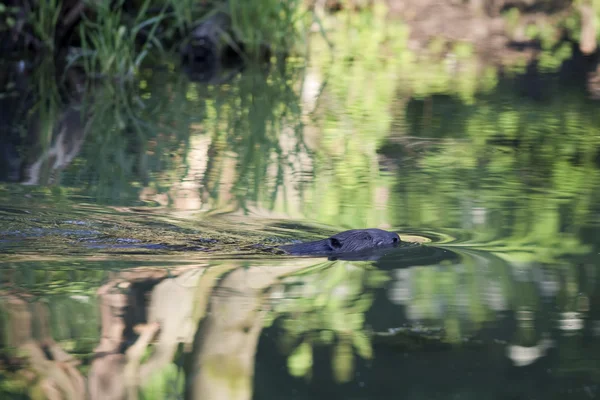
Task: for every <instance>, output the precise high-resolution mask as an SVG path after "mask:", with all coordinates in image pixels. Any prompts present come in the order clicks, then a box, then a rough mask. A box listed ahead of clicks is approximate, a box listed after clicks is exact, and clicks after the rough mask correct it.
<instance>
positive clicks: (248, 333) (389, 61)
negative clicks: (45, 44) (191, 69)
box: [0, 28, 600, 399]
mask: <svg viewBox="0 0 600 400" xmlns="http://www.w3.org/2000/svg"><path fill="white" fill-rule="evenodd" d="M373 29H375V28H373ZM399 40H400V39H399ZM396 45H398V46H400V44H398V43H396ZM347 46H348V48H344V47H340V48H339V49H338V51H339V54H338V56H339V58H338V59H336V61H335V62H333V63H330V62H329V59H328V58H327V59H326V57H325V56H323V57H321V58H319V57H318V56H315V57H314V58H313V60H312V61H311V63H310V64H309V65H308V66H305V65H303V64H302V63H301V62H296V63H295V62H293V60H292V61H291V62H290V63H289V65H287V67H286V69H284V70H281V69H272V70H271V71H269V72H265V71H263V70H262V69H260V68H256V69H252V68H249V69H247V70H246V71H245V72H244V73H243V74H242V75H240V76H238V77H236V78H235V79H234V80H233V81H232V82H230V83H228V84H225V85H220V86H211V85H201V84H198V83H194V82H190V81H189V80H188V79H187V78H186V76H185V75H183V74H182V73H181V72H180V71H179V70H177V69H176V68H175V67H174V66H173V65H171V66H170V67H168V68H146V69H144V70H143V71H141V72H140V76H139V80H137V81H136V85H137V86H136V87H135V90H133V91H132V92H131V93H127V94H123V93H118V92H115V90H114V89H115V88H114V87H112V86H110V85H104V86H103V85H100V86H99V87H97V88H95V89H94V90H93V92H92V93H93V102H94V103H93V104H94V107H93V109H92V111H89V114H85V115H86V118H85V124H81V123H79V122H77V121H78V120H77V119H76V118H75V119H74V120H73V119H72V118H74V117H73V115H75V114H72V113H71V112H72V111H71V110H72V109H73V108H74V109H77V110H79V107H80V106H81V104H80V103H79V102H76V103H77V104H67V105H64V106H62V105H61V106H60V107H58V108H57V109H55V110H53V113H48V114H44V115H42V116H41V117H40V123H41V124H42V125H43V124H50V126H52V127H58V128H56V129H57V132H59V133H57V134H56V135H58V136H59V137H60V139H59V140H58V139H57V140H56V141H54V142H52V141H50V147H44V146H41V144H40V143H37V144H40V146H33V145H31V146H30V147H29V148H28V147H27V146H25V148H26V149H30V150H31V151H29V152H26V153H27V157H21V158H20V157H16V156H15V157H16V158H15V159H14V160H13V159H11V162H7V163H4V164H3V168H4V169H2V174H3V176H2V179H3V182H4V183H2V184H1V185H0V252H1V254H0V283H1V287H0V291H1V294H2V296H1V297H0V309H1V317H2V319H1V320H2V322H1V323H2V327H3V330H2V332H3V333H2V336H1V338H2V341H1V343H2V347H1V349H2V352H1V358H0V377H1V379H0V391H1V392H2V398H34V397H35V396H36V395H38V397H36V398H40V397H39V396H41V398H45V397H47V396H48V394H49V393H51V392H52V391H58V392H62V393H69V394H70V395H71V396H72V397H71V398H83V397H84V394H83V393H86V392H88V393H89V396H91V398H102V399H104V398H107V399H108V398H123V397H122V396H124V395H125V393H128V394H129V395H131V394H132V393H138V394H139V395H140V397H141V396H143V398H157V399H158V398H160V399H164V398H183V397H184V396H186V397H188V398H211V399H213V398H214V399H217V398H218V399H241V398H256V399H279V398H298V399H300V398H306V399H308V398H319V399H321V398H322V399H331V398H340V399H379V398H382V399H384V398H385V399H388V398H389V399H391V398H399V397H402V398H408V399H438V398H439V399H448V398H452V399H454V398H456V399H470V398H473V399H475V398H477V399H481V398H496V399H500V398H501V399H547V398H556V399H559V398H560V399H565V398H569V399H571V398H572V399H580V398H581V399H588V398H596V397H597V396H598V382H599V380H600V370H599V369H598V365H600V363H599V361H600V360H599V358H600V356H599V355H600V352H599V350H600V348H599V345H600V341H599V339H598V335H600V319H599V315H598V310H599V309H598V307H600V303H599V300H600V297H599V293H600V292H599V291H598V290H599V284H600V282H599V279H598V269H597V265H598V253H599V252H598V239H597V238H598V237H600V235H598V233H599V232H598V222H599V218H598V215H600V214H599V213H598V211H599V210H600V203H598V200H597V199H598V198H600V197H599V196H598V193H597V191H598V189H597V188H598V187H600V182H599V179H600V169H599V163H598V154H599V153H598V149H599V147H598V145H599V144H600V143H598V140H599V139H598V138H600V132H599V129H600V125H599V124H598V122H599V121H598V118H599V117H598V116H597V115H598V113H597V112H595V111H596V109H597V104H595V103H593V102H591V101H590V100H589V99H588V98H587V97H586V96H585V94H584V92H583V91H582V90H581V84H582V82H579V81H578V80H577V79H574V78H572V75H568V74H567V75H568V76H567V77H566V78H565V76H564V75H565V74H561V73H558V72H556V73H550V72H548V73H541V72H540V73H539V76H538V79H541V80H542V81H541V82H543V84H540V83H539V82H538V85H541V86H539V87H542V88H543V92H541V93H542V94H541V95H538V94H539V93H540V92H538V91H534V92H535V94H536V95H535V96H532V95H531V93H532V92H531V91H529V92H528V91H527V90H522V89H523V88H522V82H523V79H524V78H523V75H522V74H521V73H520V72H519V71H517V72H515V73H513V74H500V73H499V72H498V71H495V72H494V74H492V76H491V77H490V75H489V73H488V75H485V76H487V77H488V78H486V79H487V80H484V79H482V78H480V77H478V76H477V75H474V74H473V75H471V72H472V71H471V70H470V69H469V68H470V67H471V64H470V62H471V61H469V60H462V61H461V60H459V65H462V67H463V69H462V70H461V69H460V68H458V70H457V71H458V72H457V71H454V73H455V75H449V76H447V75H444V74H445V73H446V72H444V71H445V70H443V69H439V66H436V64H434V63H429V64H423V65H418V64H416V62H415V61H414V60H413V61H410V60H412V59H411V58H410V57H409V56H410V54H409V50H407V49H406V48H403V47H401V46H400V47H398V48H397V50H398V54H397V57H393V56H388V57H382V56H381V55H378V54H379V53H378V52H377V51H376V49H375V50H374V49H372V48H365V49H363V52H362V53H360V52H358V50H357V49H356V48H354V47H353V46H357V44H356V43H354V44H351V43H349V44H347ZM319 50H322V49H320V48H319V47H318V46H316V50H315V52H316V53H317V54H318V51H319ZM351 52H355V53H354V54H355V55H357V54H359V55H362V56H358V55H357V56H356V58H355V59H354V60H353V62H346V61H347V59H346V58H344V56H345V54H346V53H348V54H350V53H351ZM407 54H408V55H407ZM406 60H409V61H406ZM460 63H462V64H460ZM427 68H431V69H433V68H436V69H435V70H434V71H435V73H433V72H432V73H431V74H430V75H431V76H429V75H426V74H424V73H423V74H422V75H420V74H419V72H423V71H425V70H426V69H427ZM461 71H462V72H461ZM465 71H466V72H465ZM469 71H471V72H469ZM488 72H489V71H488ZM456 74H457V75H456ZM569 76H570V77H569ZM469 77H470V78H469ZM531 84H532V85H533V84H534V83H531ZM31 85H32V87H35V81H34V82H31ZM540 96H541V97H540ZM61 121H62V122H61ZM69 121H75V122H74V123H70V122H69ZM13 122H14V121H13ZM80 122H81V121H80ZM14 125H15V126H16V125H18V124H16V122H15V124H14ZM43 126H45V125H43ZM60 135H63V136H60ZM40 138H43V135H41V136H39V137H38V139H39V140H40V141H42V139H40ZM4 139H5V143H3V146H4V147H3V148H4V149H11V150H10V151H7V153H5V154H13V155H14V154H23V153H18V152H16V153H14V152H12V151H13V150H14V149H22V146H23V145H24V143H22V142H19V141H18V140H17V139H15V136H10V137H9V136H4ZM11 146H12V147H11ZM20 146H21V147H20ZM13 161H14V162H13ZM15 166H18V168H17V167H15ZM362 227H364V228H366V227H379V228H384V229H388V230H394V231H396V232H398V233H399V234H400V236H401V237H402V238H403V240H404V241H405V242H406V246H403V247H401V248H399V249H395V250H394V251H390V252H387V253H386V254H382V255H380V256H379V257H376V258H374V259H372V260H357V261H349V260H328V259H326V258H296V257H289V256H283V255H279V254H276V253H275V252H272V251H269V248H270V247H272V246H276V245H277V244H280V243H287V242H290V241H294V240H313V239H316V238H322V237H326V236H327V235H330V234H333V233H335V232H338V231H340V230H345V229H354V228H362ZM415 243H416V244H415Z"/></svg>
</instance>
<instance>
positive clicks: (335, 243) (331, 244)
mask: <svg viewBox="0 0 600 400" xmlns="http://www.w3.org/2000/svg"><path fill="white" fill-rule="evenodd" d="M327 243H329V247H331V248H332V249H339V248H340V247H342V242H340V240H339V239H336V238H334V237H330V238H329V239H327Z"/></svg>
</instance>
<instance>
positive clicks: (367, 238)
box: [363, 233, 373, 240]
mask: <svg viewBox="0 0 600 400" xmlns="http://www.w3.org/2000/svg"><path fill="white" fill-rule="evenodd" d="M363 240H373V238H372V237H371V235H369V234H368V233H367V234H365V236H363Z"/></svg>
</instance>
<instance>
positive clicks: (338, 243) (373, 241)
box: [278, 229, 401, 257]
mask: <svg viewBox="0 0 600 400" xmlns="http://www.w3.org/2000/svg"><path fill="white" fill-rule="evenodd" d="M400 243H401V240H400V236H399V235H398V234H397V233H395V232H388V231H384V230H383V229H351V230H348V231H344V232H340V233H338V234H335V235H333V236H331V237H328V238H327V239H321V240H316V241H313V242H305V243H297V244H287V245H283V246H278V249H280V250H283V251H284V252H286V253H287V254H291V255H297V256H329V257H335V256H340V255H348V254H355V253H366V252H371V251H374V250H377V249H384V248H390V247H396V246H398V245H399V244H400Z"/></svg>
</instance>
